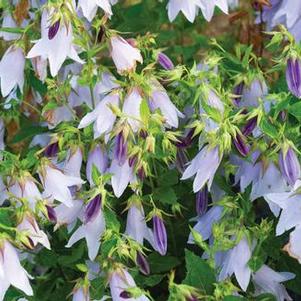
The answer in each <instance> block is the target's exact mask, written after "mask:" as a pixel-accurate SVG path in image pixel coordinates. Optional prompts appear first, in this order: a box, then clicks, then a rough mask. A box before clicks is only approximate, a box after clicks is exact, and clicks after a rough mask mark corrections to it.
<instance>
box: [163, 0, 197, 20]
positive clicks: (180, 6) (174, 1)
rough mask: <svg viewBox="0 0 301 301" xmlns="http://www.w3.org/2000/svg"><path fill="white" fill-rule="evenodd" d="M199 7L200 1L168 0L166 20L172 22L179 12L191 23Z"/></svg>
mask: <svg viewBox="0 0 301 301" xmlns="http://www.w3.org/2000/svg"><path fill="white" fill-rule="evenodd" d="M200 5H201V1H200V0H191V1H182V0H169V2H168V4H167V9H168V18H169V20H170V22H172V21H174V19H175V18H176V17H177V15H178V14H179V12H180V11H182V13H183V14H184V16H185V17H186V19H187V20H188V21H189V22H191V23H193V22H194V19H195V17H196V15H197V11H198V7H199V6H200Z"/></svg>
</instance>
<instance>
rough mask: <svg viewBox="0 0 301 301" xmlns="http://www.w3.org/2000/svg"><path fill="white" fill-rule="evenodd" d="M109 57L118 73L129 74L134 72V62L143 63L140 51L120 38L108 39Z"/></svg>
mask: <svg viewBox="0 0 301 301" xmlns="http://www.w3.org/2000/svg"><path fill="white" fill-rule="evenodd" d="M110 46H111V57H112V59H113V61H114V64H115V66H116V68H117V71H118V73H120V74H123V73H124V72H130V71H132V70H135V68H136V62H139V63H141V64H142V63H143V59H142V56H141V53H140V50H139V49H137V48H135V47H133V46H132V45H130V44H129V43H128V42H127V41H126V40H125V39H123V38H122V37H120V36H114V37H112V38H111V39H110Z"/></svg>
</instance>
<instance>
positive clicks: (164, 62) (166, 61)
mask: <svg viewBox="0 0 301 301" xmlns="http://www.w3.org/2000/svg"><path fill="white" fill-rule="evenodd" d="M157 62H158V63H159V64H160V65H161V66H162V67H163V68H164V69H165V70H172V69H174V68H175V66H174V64H173V62H172V61H171V59H170V58H169V57H168V56H167V55H166V54H165V53H163V52H160V53H159V54H158V57H157Z"/></svg>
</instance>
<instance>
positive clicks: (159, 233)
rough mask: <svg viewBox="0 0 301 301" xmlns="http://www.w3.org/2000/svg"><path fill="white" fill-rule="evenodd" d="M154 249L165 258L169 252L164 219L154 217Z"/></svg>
mask: <svg viewBox="0 0 301 301" xmlns="http://www.w3.org/2000/svg"><path fill="white" fill-rule="evenodd" d="M153 231H154V247H155V249H156V250H157V251H158V252H159V253H160V254H161V255H162V256H163V255H166V252H167V233H166V228H165V225H164V222H163V219H162V217H160V216H158V215H154V216H153Z"/></svg>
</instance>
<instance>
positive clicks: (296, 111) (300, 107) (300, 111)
mask: <svg viewBox="0 0 301 301" xmlns="http://www.w3.org/2000/svg"><path fill="white" fill-rule="evenodd" d="M289 113H291V114H292V115H294V116H295V117H297V118H300V117H301V102H300V101H299V102H297V103H295V104H293V105H292V106H290V107H289Z"/></svg>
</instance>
